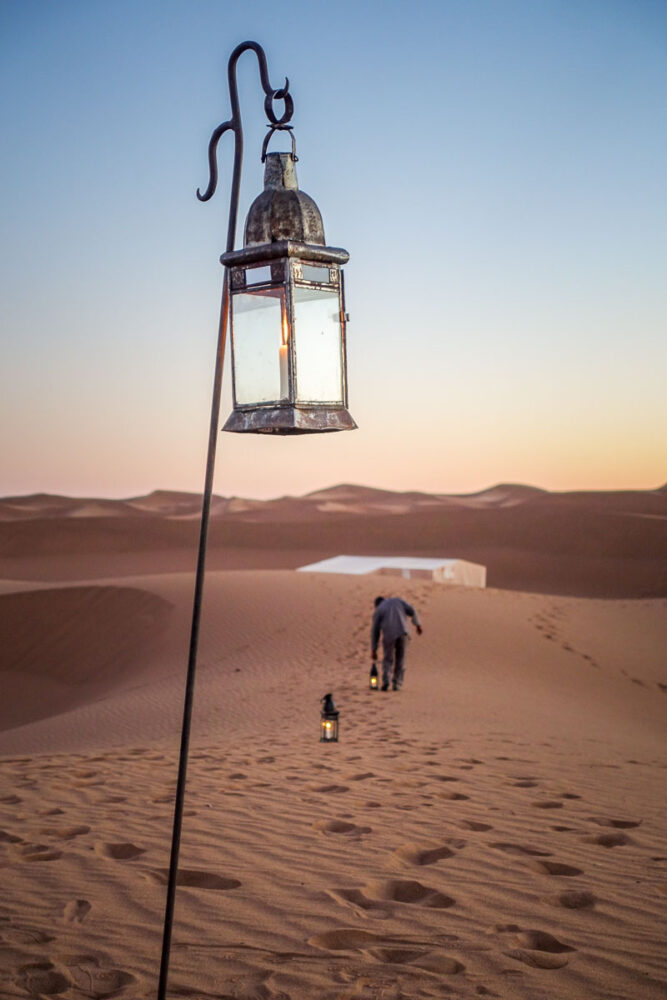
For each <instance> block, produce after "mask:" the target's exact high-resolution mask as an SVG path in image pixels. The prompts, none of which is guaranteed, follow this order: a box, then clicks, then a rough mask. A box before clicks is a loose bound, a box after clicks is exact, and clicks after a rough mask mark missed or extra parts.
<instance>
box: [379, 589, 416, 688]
mask: <svg viewBox="0 0 667 1000" xmlns="http://www.w3.org/2000/svg"><path fill="white" fill-rule="evenodd" d="M408 617H410V618H412V621H413V622H414V624H415V628H416V629H417V635H421V634H422V627H421V625H420V624H419V618H418V617H417V612H416V611H415V609H414V608H413V607H412V605H410V604H408V603H407V601H403V600H402V599H401V598H400V597H387V598H385V597H376V598H375V614H374V615H373V624H372V626H371V655H372V657H373V659H374V660H377V655H378V643H379V641H380V632H381V633H382V646H383V650H384V657H383V659H382V688H381V690H382V691H388V690H389V684H390V682H391V686H392V688H393V690H394V691H398V690H399V688H400V686H401V684H402V683H403V674H404V673H405V643H406V641H407V640H408V639H409V638H410V633H409V631H408ZM392 667H393V677H392Z"/></svg>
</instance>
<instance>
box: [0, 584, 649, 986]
mask: <svg viewBox="0 0 667 1000" xmlns="http://www.w3.org/2000/svg"><path fill="white" fill-rule="evenodd" d="M402 583H403V586H402V588H401V590H402V592H403V593H404V594H405V596H406V597H408V599H410V600H412V601H413V602H414V603H415V605H416V606H417V607H418V609H419V611H420V614H421V616H422V618H423V622H424V629H425V630H424V635H423V636H422V637H421V638H419V639H415V640H414V641H413V642H412V643H411V646H410V650H409V653H408V672H407V677H406V685H405V687H404V689H403V690H402V691H401V692H399V693H397V694H394V693H391V692H390V693H387V694H383V693H379V692H377V693H371V692H369V691H368V688H367V671H368V666H369V659H368V648H367V644H368V624H369V616H370V609H371V607H372V600H373V597H374V596H375V592H376V590H377V580H375V581H374V580H370V579H364V578H363V577H362V578H360V577H355V578H353V579H351V578H346V577H332V576H329V575H324V574H321V575H320V574H314V575H312V576H311V577H309V578H304V576H303V575H301V574H296V573H293V572H290V571H266V570H259V571H247V572H224V573H219V572H212V573H211V574H210V575H209V577H208V580H207V586H206V597H205V608H204V618H203V625H202V635H201V648H200V661H199V674H198V681H197V694H196V704H195V717H194V724H193V743H192V750H191V763H190V773H189V783H188V794H187V800H186V815H185V820H184V830H183V845H182V855H181V870H180V875H179V890H178V895H177V908H176V926H175V931H174V946H173V953H172V967H171V968H172V971H171V978H170V995H171V996H179V997H192V998H197V1000H199V998H201V997H206V998H217V1000H227V998H230V997H234V998H237V1000H250V998H258V997H261V998H264V1000H267V998H269V1000H270V998H275V1000H278V998H281V1000H286V998H287V1000H297V998H298V1000H301V998H311V997H312V998H313V1000H314V998H318V1000H320V998H324V1000H334V998H336V1000H339V998H340V1000H359V998H366V997H377V998H379V997H386V998H398V997H402V998H406V1000H407V998H417V997H425V998H428V997H442V996H449V995H452V996H459V997H465V998H471V1000H472V998H474V997H478V996H480V995H486V996H498V997H503V998H521V1000H546V998H549V1000H551V998H553V997H554V996H558V997H561V998H564V1000H575V998H576V1000H590V998H598V997H599V998H603V997H604V998H610V997H621V996H625V997H632V998H640V997H641V998H642V1000H643V998H647V1000H653V998H656V1000H657V998H658V997H661V996H663V995H664V990H665V985H666V981H667V977H666V963H665V953H664V935H663V927H664V918H665V904H666V894H665V892H664V872H665V864H666V863H667V861H666V858H667V849H666V845H665V839H664V831H665V818H666V817H665V806H664V795H662V794H660V789H663V788H664V776H665V767H666V763H667V760H666V755H665V746H664V714H665V706H666V705H667V701H666V698H667V676H666V675H665V673H664V648H665V639H666V638H667V636H666V632H667V626H666V616H665V609H666V602H665V601H664V600H642V601H602V600H591V599H581V598H572V597H567V598H563V597H549V596H544V595H536V594H519V593H510V592H501V591H498V590H493V589H490V590H487V591H471V590H467V589H464V588H449V587H443V586H440V585H436V584H432V583H428V582H423V581H403V582H402ZM10 588H11V585H9V584H7V585H5V587H4V590H5V593H4V594H3V595H2V596H1V597H0V613H2V617H3V621H10V622H11V627H12V632H11V636H10V644H7V643H5V644H4V649H3V656H2V665H3V668H4V669H5V670H7V669H8V668H9V669H11V666H12V664H14V665H18V664H23V665H25V668H26V674H27V677H26V678H24V679H25V680H26V681H27V682H31V681H32V680H36V681H39V682H40V683H41V682H43V681H46V680H47V679H49V681H50V682H51V683H52V684H53V685H55V686H56V687H58V686H62V685H67V686H68V687H69V690H70V691H71V692H74V691H76V693H77V694H76V697H73V698H72V701H71V703H70V705H69V707H65V706H64V705H61V704H57V703H56V702H54V704H53V708H52V711H51V712H50V713H48V714H47V713H45V712H40V715H41V717H40V718H38V717H37V716H34V715H33V716H32V717H29V716H28V717H26V716H25V715H24V716H21V714H20V713H21V712H24V711H25V706H24V704H23V703H22V702H21V703H20V704H17V706H16V713H17V714H16V716H15V718H14V719H13V720H12V718H11V712H10V713H9V717H7V716H5V724H4V728H3V731H2V732H0V753H2V754H3V755H4V757H3V761H2V769H1V771H0V774H1V780H0V865H2V874H3V897H2V904H1V909H0V982H2V990H0V995H1V996H3V997H12V998H14V997H37V996H41V997H50V996H59V997H64V998H65V1000H82V998H102V997H119V998H122V1000H148V998H152V997H154V995H155V988H156V980H157V970H158V965H159V949H160V934H161V922H162V911H163V906H164V891H165V888H164V887H165V878H166V869H167V867H168V848H169V838H170V824H171V808H172V802H173V790H174V786H175V777H176V753H177V746H178V732H179V727H180V714H181V706H182V695H183V684H184V675H185V662H186V657H187V640H188V631H189V618H190V610H191V597H192V577H191V574H185V573H184V574H174V573H171V574H157V575H156V574H153V575H144V576H135V577H133V578H132V581H131V585H129V584H128V581H127V580H126V579H117V580H108V581H106V582H105V585H104V586H98V585H93V586H90V585H88V586H78V587H70V586H64V587H63V586H55V587H49V588H44V587H43V585H40V584H32V585H30V584H24V585H23V587H22V589H21V590H20V592H18V593H14V592H11V589H10ZM8 591H9V592H8ZM58 690H60V688H59V687H58ZM329 690H330V691H333V692H334V695H335V698H336V701H337V704H338V707H339V709H340V711H341V740H340V742H339V743H338V744H337V745H335V746H322V745H320V744H319V742H318V702H319V698H320V697H321V695H322V694H323V693H324V692H325V691H329ZM28 693H29V694H30V696H31V698H32V697H33V696H34V694H35V692H34V690H32V689H31V691H30V692H28Z"/></svg>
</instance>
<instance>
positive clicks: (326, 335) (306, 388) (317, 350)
mask: <svg viewBox="0 0 667 1000" xmlns="http://www.w3.org/2000/svg"><path fill="white" fill-rule="evenodd" d="M294 344H295V348H296V357H297V397H296V398H297V402H301V403H318V402H332V403H342V402H343V366H342V331H341V323H340V301H339V297H338V290H337V289H329V288H304V287H303V286H301V285H295V286H294Z"/></svg>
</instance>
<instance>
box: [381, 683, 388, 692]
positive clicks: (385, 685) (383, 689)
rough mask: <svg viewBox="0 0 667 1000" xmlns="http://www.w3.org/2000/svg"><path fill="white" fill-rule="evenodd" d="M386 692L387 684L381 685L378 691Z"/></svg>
mask: <svg viewBox="0 0 667 1000" xmlns="http://www.w3.org/2000/svg"><path fill="white" fill-rule="evenodd" d="M388 690H389V685H388V684H383V685H382V687H381V688H380V691H388Z"/></svg>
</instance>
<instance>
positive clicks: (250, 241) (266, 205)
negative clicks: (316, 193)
mask: <svg viewBox="0 0 667 1000" xmlns="http://www.w3.org/2000/svg"><path fill="white" fill-rule="evenodd" d="M279 240H296V241H298V242H299V243H314V244H317V245H318V246H324V244H325V242H326V240H325V238H324V225H323V223H322V215H321V213H320V210H319V208H318V207H317V205H316V204H315V202H314V201H313V199H312V198H311V197H310V195H307V194H306V193H305V191H300V190H299V185H298V182H297V178H296V167H295V165H294V157H293V155H292V153H267V155H266V161H265V167H264V190H263V191H262V193H261V194H260V195H258V196H257V197H256V198H255V200H254V201H253V203H252V205H251V206H250V211H249V212H248V217H247V219H246V223H245V239H244V245H245V246H246V247H249V246H259V245H261V244H262V243H275V242H276V241H279Z"/></svg>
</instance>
